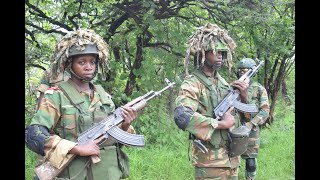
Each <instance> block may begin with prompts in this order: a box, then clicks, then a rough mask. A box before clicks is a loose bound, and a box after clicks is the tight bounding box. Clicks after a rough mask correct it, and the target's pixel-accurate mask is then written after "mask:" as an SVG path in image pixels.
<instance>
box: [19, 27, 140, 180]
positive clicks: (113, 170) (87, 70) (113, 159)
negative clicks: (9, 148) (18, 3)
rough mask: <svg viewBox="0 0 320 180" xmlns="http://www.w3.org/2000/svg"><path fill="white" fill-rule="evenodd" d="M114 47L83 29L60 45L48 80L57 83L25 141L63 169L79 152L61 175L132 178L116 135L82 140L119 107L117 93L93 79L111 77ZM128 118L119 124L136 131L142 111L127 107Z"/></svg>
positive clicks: (124, 110)
mask: <svg viewBox="0 0 320 180" xmlns="http://www.w3.org/2000/svg"><path fill="white" fill-rule="evenodd" d="M108 48H109V47H108V44H107V43H106V42H105V41H104V40H103V38H102V37H100V36H99V35H98V34H96V33H95V32H94V31H92V30H82V29H80V30H76V31H72V32H69V33H68V34H67V35H65V36H64V37H63V38H62V40H61V41H60V42H58V44H57V45H56V51H55V53H54V55H53V57H52V59H51V70H50V71H49V73H50V74H49V75H48V77H49V78H48V81H49V82H50V83H51V84H55V85H53V86H52V87H49V88H48V90H46V91H45V93H44V97H43V98H42V99H41V103H40V105H39V109H38V110H37V112H36V113H35V115H34V117H33V118H32V121H31V123H30V125H28V126H27V127H26V130H25V135H26V137H25V143H26V146H27V147H28V148H29V149H30V150H32V151H33V152H35V153H37V154H39V155H40V156H42V157H43V158H44V159H45V160H46V161H49V162H50V164H51V165H52V166H54V167H55V168H57V169H60V168H62V167H65V165H66V163H67V162H68V159H70V157H72V156H73V155H74V154H75V155H77V156H76V157H75V158H74V159H73V160H72V161H71V163H70V164H67V165H66V166H67V167H66V168H63V170H62V172H61V173H60V174H59V175H58V177H57V178H58V179H77V180H84V179H87V180H93V179H94V180H99V179H101V180H102V179H103V180H106V179H108V180H119V179H120V178H125V177H127V176H128V172H129V171H128V170H129V169H128V168H129V166H128V161H124V160H127V157H126V155H125V154H124V152H123V151H122V150H121V146H120V145H119V144H118V143H116V141H115V140H114V139H112V138H108V139H107V140H106V141H104V140H105V139H101V138H99V139H98V140H97V141H91V142H88V143H86V144H78V143H77V138H78V136H79V134H81V133H82V132H84V131H86V130H88V129H89V128H90V127H92V126H93V125H94V124H95V123H97V122H100V121H101V120H103V119H104V118H105V117H107V116H108V114H110V113H111V112H113V111H115V105H114V103H113V101H112V100H111V96H110V95H109V94H107V93H106V92H105V91H104V89H103V88H102V86H100V85H95V84H93V83H92V79H93V78H94V77H95V76H96V75H97V74H101V76H100V77H101V78H102V79H105V78H106V73H107V70H108V69H109V66H108V64H109V51H108ZM65 71H66V72H68V74H69V75H70V78H69V79H68V80H67V81H63V75H64V72H65ZM122 116H123V118H124V121H123V122H122V123H120V124H119V127H120V128H121V129H123V130H124V131H127V132H129V133H134V130H133V127H132V126H131V123H132V122H133V121H134V120H135V119H136V117H137V111H136V110H135V109H134V108H131V107H125V106H124V107H122ZM90 157H99V158H100V162H98V163H93V162H92V158H90ZM120 158H121V159H120ZM36 179H37V178H36Z"/></svg>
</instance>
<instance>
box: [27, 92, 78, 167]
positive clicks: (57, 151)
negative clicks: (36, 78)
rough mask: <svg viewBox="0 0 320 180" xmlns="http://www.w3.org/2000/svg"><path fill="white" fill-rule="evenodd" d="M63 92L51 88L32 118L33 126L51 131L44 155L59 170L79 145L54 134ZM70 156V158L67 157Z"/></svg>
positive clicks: (59, 114)
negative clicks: (39, 126)
mask: <svg viewBox="0 0 320 180" xmlns="http://www.w3.org/2000/svg"><path fill="white" fill-rule="evenodd" d="M61 95H62V92H61V91H60V90H58V88H57V87H52V88H49V89H48V90H47V91H46V92H45V95H44V97H43V98H42V100H41V104H40V107H39V110H38V111H37V112H36V113H35V115H34V117H33V118H32V121H31V124H38V125H42V126H45V127H47V128H48V129H49V131H50V133H51V134H50V137H49V138H48V139H46V142H45V145H44V153H45V157H46V159H48V160H49V161H50V162H51V164H52V165H53V166H55V167H57V168H60V167H62V166H63V165H64V163H66V162H67V161H66V159H68V158H70V155H68V152H69V151H70V150H71V149H72V148H73V147H74V146H76V145H77V143H75V142H72V141H69V140H66V139H62V138H61V137H60V136H58V135H57V134H53V131H52V129H54V127H55V126H56V124H57V122H58V121H59V119H60V116H61V112H60V108H59V107H60V104H61V101H60V99H61ZM67 155H68V156H67Z"/></svg>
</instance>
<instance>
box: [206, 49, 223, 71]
mask: <svg viewBox="0 0 320 180" xmlns="http://www.w3.org/2000/svg"><path fill="white" fill-rule="evenodd" d="M205 64H206V65H208V66H215V67H221V66H222V64H223V58H222V52H221V51H217V52H213V51H206V62H205Z"/></svg>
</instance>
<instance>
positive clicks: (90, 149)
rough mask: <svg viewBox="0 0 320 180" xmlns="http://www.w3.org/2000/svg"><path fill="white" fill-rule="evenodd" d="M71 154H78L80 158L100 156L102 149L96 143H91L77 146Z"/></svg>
mask: <svg viewBox="0 0 320 180" xmlns="http://www.w3.org/2000/svg"><path fill="white" fill-rule="evenodd" d="M69 153H72V154H77V155H79V156H91V155H96V156H100V148H99V146H98V145H97V144H96V142H94V141H89V142H88V143H86V144H81V145H76V146H75V147H73V148H72V149H71V150H70V151H69Z"/></svg>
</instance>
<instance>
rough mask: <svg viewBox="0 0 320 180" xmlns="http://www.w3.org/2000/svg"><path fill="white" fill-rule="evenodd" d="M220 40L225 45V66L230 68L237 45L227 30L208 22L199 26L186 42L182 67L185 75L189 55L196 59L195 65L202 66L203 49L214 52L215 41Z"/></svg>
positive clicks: (203, 59) (203, 58)
mask: <svg viewBox="0 0 320 180" xmlns="http://www.w3.org/2000/svg"><path fill="white" fill-rule="evenodd" d="M218 40H219V41H220V42H221V43H222V44H224V45H226V47H227V49H228V50H227V59H226V63H225V64H226V66H227V67H228V68H229V70H231V68H232V53H233V51H234V49H235V48H236V47H237V45H236V43H235V42H234V41H233V39H232V38H231V37H230V36H229V35H228V31H227V30H225V29H221V28H219V27H218V26H217V25H216V24H211V23H208V24H206V25H205V26H200V27H199V28H197V30H196V31H195V32H194V33H193V34H192V35H191V37H190V38H189V40H188V42H187V46H188V48H187V51H186V56H185V59H184V67H185V69H186V75H189V73H188V64H189V59H190V55H193V56H195V57H196V58H197V59H196V60H197V62H198V63H197V66H199V64H200V66H203V64H204V61H205V51H206V50H209V49H212V50H213V51H214V52H215V50H216V43H217V41H218ZM200 53H201V57H202V59H201V62H199V55H200Z"/></svg>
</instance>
